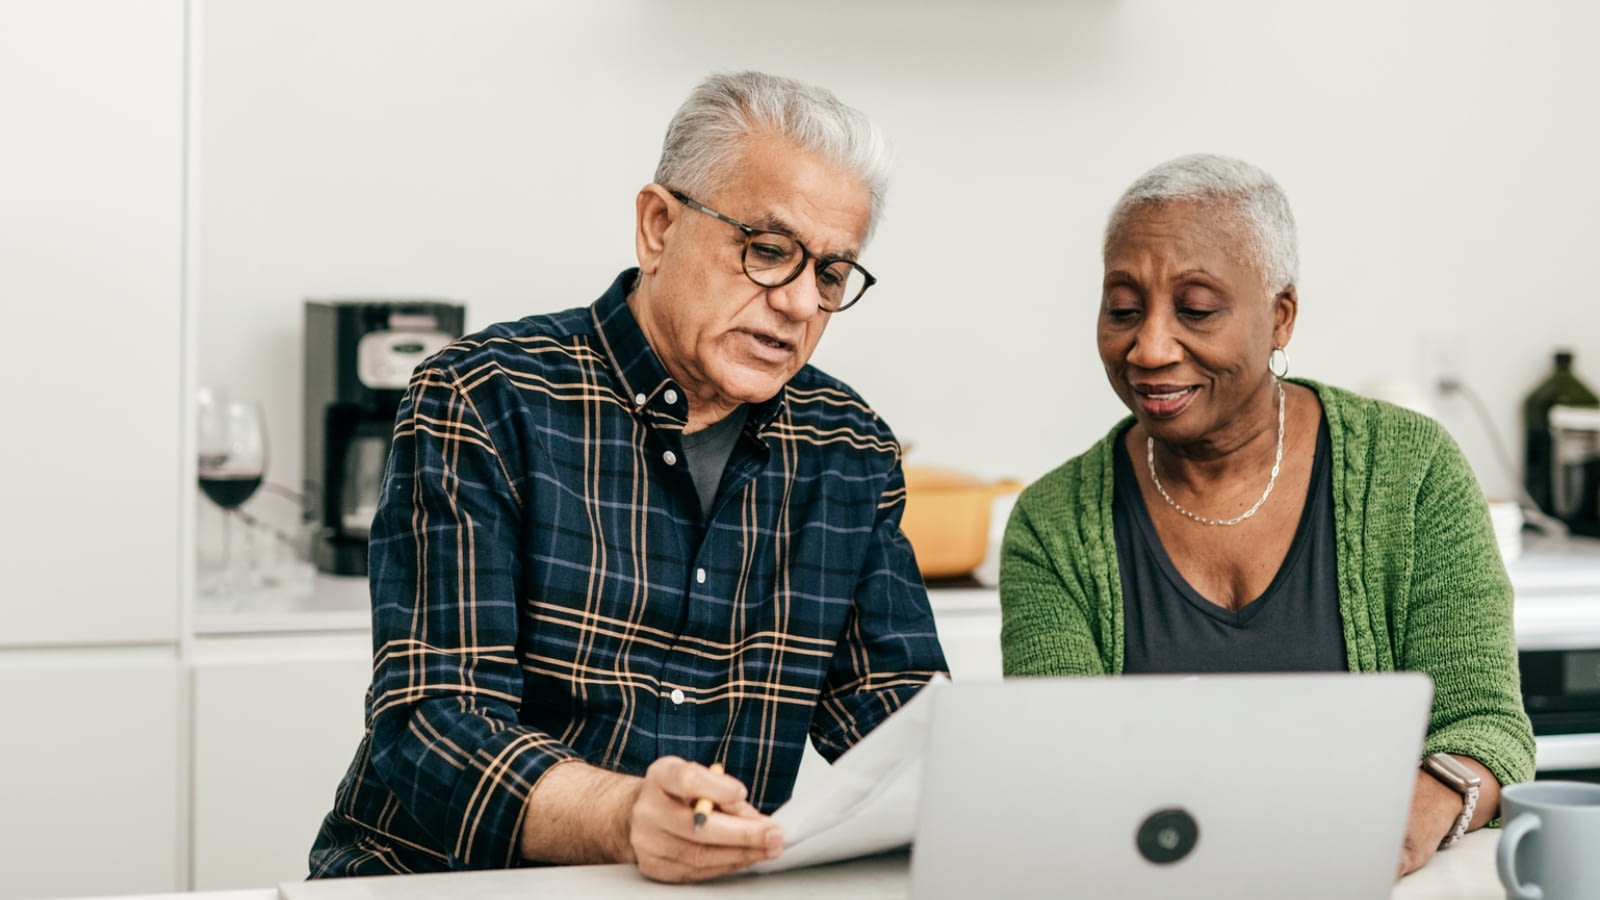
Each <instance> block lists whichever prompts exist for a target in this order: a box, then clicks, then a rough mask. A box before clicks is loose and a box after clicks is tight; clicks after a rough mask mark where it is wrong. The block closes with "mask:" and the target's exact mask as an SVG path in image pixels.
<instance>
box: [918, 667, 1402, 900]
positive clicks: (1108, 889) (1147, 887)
mask: <svg viewBox="0 0 1600 900" xmlns="http://www.w3.org/2000/svg"><path fill="white" fill-rule="evenodd" d="M933 700H934V706H933V710H932V722H931V724H930V728H929V732H928V747H927V753H926V756H925V760H924V769H923V787H922V799H921V808H920V810H919V812H918V818H917V829H916V841H915V844H914V846H913V848H912V855H911V886H912V892H911V895H912V897H915V898H944V897H950V898H957V897H959V898H972V897H981V898H984V900H998V898H1003V897H1046V896H1072V897H1117V898H1162V900H1169V898H1174V897H1184V898H1196V900H1203V898H1223V897H1226V898H1230V900H1236V898H1253V897H1295V898H1299V900H1311V898H1328V900H1362V898H1374V900H1376V898H1386V897H1388V896H1389V895H1390V891H1391V890H1392V888H1393V886H1394V881H1395V877H1396V872H1397V870H1398V868H1399V862H1400V849H1401V842H1402V839H1403V835H1404V830H1405V824H1406V819H1407V816H1408V814H1409V810H1410V803H1411V794H1412V790H1413V788H1414V785H1415V778H1416V772H1417V765H1418V761H1419V760H1420V758H1421V754H1422V742H1423V738H1424V736H1425V733H1426V730H1427V722H1428V715H1429V710H1430V707H1431V705H1432V700H1433V684H1432V681H1431V680H1430V679H1429V678H1428V677H1427V676H1426V675H1424V674H1421V673H1416V672H1406V673H1383V674H1348V673H1288V674H1270V675H1269V674H1240V675H1203V676H1173V675H1126V676H1120V677H1099V678H1048V679H1046V678H1034V679H1013V680H1007V681H1003V682H987V683H961V682H957V683H954V684H949V685H945V686H944V687H943V689H942V690H940V691H939V692H938V693H937V694H936V695H935V696H934V698H933Z"/></svg>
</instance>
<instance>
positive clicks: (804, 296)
mask: <svg viewBox="0 0 1600 900" xmlns="http://www.w3.org/2000/svg"><path fill="white" fill-rule="evenodd" d="M767 304H768V305H769V306H771V307H772V308H773V309H775V310H777V311H778V312H780V313H783V314H784V315H785V316H786V317H788V318H790V319H793V320H794V321H796V322H805V321H809V320H810V319H811V318H813V317H814V316H816V314H817V313H818V312H820V311H821V310H822V292H821V291H819V290H817V269H816V266H814V265H812V264H811V262H810V261H809V260H807V261H806V264H805V265H804V266H802V267H801V269H800V274H799V275H796V276H795V277H794V279H793V280H792V281H790V282H789V283H788V284H786V285H783V286H781V287H775V288H768V289H767Z"/></svg>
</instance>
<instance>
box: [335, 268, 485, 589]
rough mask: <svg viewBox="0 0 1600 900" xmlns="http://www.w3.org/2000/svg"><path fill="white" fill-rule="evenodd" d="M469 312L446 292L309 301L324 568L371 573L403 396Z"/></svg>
mask: <svg viewBox="0 0 1600 900" xmlns="http://www.w3.org/2000/svg"><path fill="white" fill-rule="evenodd" d="M465 318H466V308H465V307H464V306H462V305H461V304H459V303H452V302H450V301H445V300H367V299H336V300H307V301H305V377H306V381H305V487H306V491H305V498H306V500H305V502H306V509H305V516H306V520H307V521H308V522H310V523H312V525H313V529H314V536H313V547H312V557H313V558H314V559H315V561H316V565H317V569H318V570H319V571H322V572H328V573H330V574H334V575H365V574H366V573H367V534H368V532H369V531H370V530H371V528H372V518H373V515H374V514H375V513H376V512H377V508H378V493H379V491H380V490H381V488H382V486H383V471H384V466H385V465H386V464H387V463H388V460H389V443H390V440H391V439H392V436H393V433H394V420H395V413H396V412H397V411H398V409H399V406H400V395H401V394H402V393H403V392H404V391H405V388H406V384H407V382H409V381H410V378H411V373H412V371H413V370H414V369H415V368H416V367H417V364H418V363H420V362H422V361H423V360H424V359H426V358H428V357H429V356H432V355H433V354H434V353H435V352H437V351H438V350H439V349H440V348H442V347H444V346H445V345H446V344H448V343H450V341H452V340H453V339H455V338H457V337H460V336H461V333H462V328H463V323H464V320H465Z"/></svg>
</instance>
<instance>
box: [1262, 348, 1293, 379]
mask: <svg viewBox="0 0 1600 900" xmlns="http://www.w3.org/2000/svg"><path fill="white" fill-rule="evenodd" d="M1279 360H1282V361H1283V365H1282V366H1281V367H1280V366H1279V365H1278V361H1279ZM1267 371H1268V372H1271V373H1272V376H1273V377H1274V378H1283V377H1284V376H1286V375H1288V374H1289V351H1288V350H1286V349H1284V348H1282V347H1273V348H1272V352H1271V353H1268V354H1267Z"/></svg>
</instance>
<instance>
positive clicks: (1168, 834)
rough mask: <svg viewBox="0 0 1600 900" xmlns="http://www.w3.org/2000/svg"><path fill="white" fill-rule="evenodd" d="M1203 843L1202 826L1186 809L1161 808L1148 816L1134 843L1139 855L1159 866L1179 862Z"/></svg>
mask: <svg viewBox="0 0 1600 900" xmlns="http://www.w3.org/2000/svg"><path fill="white" fill-rule="evenodd" d="M1199 842H1200V826H1199V825H1198V824H1196V823H1195V820H1194V816H1191V815H1189V812H1188V811H1187V810H1184V809H1179V808H1177V807H1173V808H1172V809H1158V810H1156V811H1155V812H1153V813H1151V814H1150V815H1148V816H1146V817H1145V820H1144V821H1143V822H1142V823H1140V825H1139V831H1138V832H1137V833H1136V834H1135V835H1134V844H1135V845H1136V846H1138V848H1139V855H1140V856H1143V857H1144V858H1145V859H1148V860H1150V861H1151V862H1153V863H1156V864H1158V865H1166V864H1167V863H1175V862H1177V861H1178V860H1180V859H1183V858H1184V857H1185V856H1188V855H1189V851H1190V850H1193V849H1194V846H1195V844H1198V843H1199Z"/></svg>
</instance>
